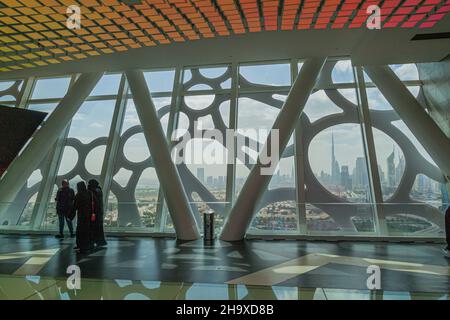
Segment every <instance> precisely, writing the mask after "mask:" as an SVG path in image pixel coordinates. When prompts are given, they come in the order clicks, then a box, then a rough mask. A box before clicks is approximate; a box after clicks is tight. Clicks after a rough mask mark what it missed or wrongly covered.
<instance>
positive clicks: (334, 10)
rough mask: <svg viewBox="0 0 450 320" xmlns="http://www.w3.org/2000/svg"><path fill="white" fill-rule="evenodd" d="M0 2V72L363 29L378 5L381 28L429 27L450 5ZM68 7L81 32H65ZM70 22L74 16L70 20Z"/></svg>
mask: <svg viewBox="0 0 450 320" xmlns="http://www.w3.org/2000/svg"><path fill="white" fill-rule="evenodd" d="M133 2H134V4H130V5H127V4H125V1H119V0H0V70H2V71H8V70H20V69H23V68H28V67H36V66H45V65H48V64H54V63H59V62H62V61H71V60H76V59H84V58H87V57H89V56H95V55H99V54H109V53H113V52H118V51H127V50H130V49H134V48H141V47H146V46H155V45H162V44H170V43H174V42H183V41H194V40H197V39H202V38H213V37H218V36H227V35H232V34H243V33H247V32H263V31H265V32H269V31H276V30H303V29H327V28H328V29H343V28H350V29H352V28H363V27H365V21H367V18H368V16H369V14H368V13H367V12H366V9H367V7H368V6H369V5H372V4H376V5H379V4H381V13H382V23H383V24H382V27H383V28H397V27H401V28H413V27H419V28H430V27H432V26H434V25H435V24H436V23H437V22H438V21H439V20H441V19H443V18H444V17H445V15H447V14H448V12H449V11H450V0H384V1H382V0H283V1H281V0H214V1H213V0H140V1H139V0H135V1H133ZM71 5H75V6H78V7H79V9H80V14H81V16H80V17H79V18H80V28H79V29H71V28H68V25H67V21H68V18H69V16H70V15H71V14H73V13H74V12H70V11H69V13H67V10H68V7H69V6H71ZM72 18H73V16H72Z"/></svg>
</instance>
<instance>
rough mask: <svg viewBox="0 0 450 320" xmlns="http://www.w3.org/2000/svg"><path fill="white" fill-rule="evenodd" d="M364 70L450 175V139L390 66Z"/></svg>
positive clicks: (438, 163) (372, 67)
mask: <svg viewBox="0 0 450 320" xmlns="http://www.w3.org/2000/svg"><path fill="white" fill-rule="evenodd" d="M364 70H365V71H366V72H367V74H368V75H369V77H370V78H371V79H372V81H373V82H374V83H375V84H376V86H377V87H378V89H379V90H380V91H381V93H382V94H383V96H384V97H385V98H386V99H387V100H388V101H389V103H390V104H391V105H392V107H393V108H394V110H395V111H396V112H397V113H398V115H399V116H400V118H401V119H402V120H403V121H404V122H405V124H406V125H407V126H408V128H409V129H410V130H411V131H412V132H413V133H414V136H415V137H416V138H417V140H419V142H420V143H421V144H422V146H423V147H424V148H425V150H426V151H427V152H428V153H429V154H430V156H431V158H432V159H433V160H434V161H435V162H436V164H437V165H438V167H439V168H440V169H441V170H442V172H443V173H444V174H446V175H450V161H449V159H450V140H449V139H448V138H447V136H446V135H445V134H444V133H443V132H442V131H441V130H440V128H439V127H438V126H437V124H436V123H435V122H434V121H433V120H432V119H431V117H430V116H429V115H428V114H427V113H426V111H425V110H424V109H423V108H422V106H421V105H420V104H419V102H418V101H417V100H416V98H414V96H413V95H412V94H411V92H409V90H408V89H407V88H406V87H405V85H404V84H403V83H402V82H401V81H400V79H399V78H398V77H397V76H396V74H395V73H394V71H392V69H391V68H390V67H389V66H365V67H364Z"/></svg>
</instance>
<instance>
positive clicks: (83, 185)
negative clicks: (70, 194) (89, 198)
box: [77, 181, 87, 192]
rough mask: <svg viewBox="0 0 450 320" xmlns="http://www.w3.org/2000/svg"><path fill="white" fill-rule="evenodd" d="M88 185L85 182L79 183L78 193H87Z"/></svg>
mask: <svg viewBox="0 0 450 320" xmlns="http://www.w3.org/2000/svg"><path fill="white" fill-rule="evenodd" d="M86 190H87V189H86V183H84V181H80V182H78V183H77V191H78V192H83V191H86Z"/></svg>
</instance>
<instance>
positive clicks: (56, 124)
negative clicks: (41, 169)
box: [0, 72, 102, 203]
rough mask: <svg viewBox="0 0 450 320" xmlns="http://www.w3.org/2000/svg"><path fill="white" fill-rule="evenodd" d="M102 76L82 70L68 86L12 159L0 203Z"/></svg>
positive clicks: (0, 190) (0, 186) (0, 191)
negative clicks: (54, 106)
mask: <svg viewBox="0 0 450 320" xmlns="http://www.w3.org/2000/svg"><path fill="white" fill-rule="evenodd" d="M101 76H102V73H101V72H95V73H86V74H83V75H81V76H80V78H79V79H78V80H77V81H76V82H75V84H74V86H73V87H72V88H71V89H69V92H68V93H67V94H66V95H65V97H64V98H63V99H62V100H61V101H60V103H59V104H58V106H57V108H56V110H55V111H54V112H53V113H52V114H51V115H50V116H49V118H48V120H47V121H46V122H45V123H44V124H43V125H42V127H41V128H40V129H39V130H38V131H37V132H36V134H35V135H34V137H33V139H32V140H31V141H30V143H29V144H28V145H27V146H26V147H25V149H24V150H23V151H22V153H21V154H20V155H19V156H18V157H17V158H16V159H15V160H14V161H13V162H12V164H11V165H10V167H9V168H8V170H7V171H6V173H5V175H4V176H3V178H2V179H1V180H0V203H1V202H3V203H9V202H11V201H13V199H14V197H15V196H16V194H17V192H19V191H20V188H21V187H22V186H23V185H24V184H25V183H26V181H27V179H28V177H29V176H30V174H31V173H32V172H33V170H34V169H35V168H37V167H38V166H39V164H40V163H41V161H42V160H43V159H44V157H45V156H46V155H47V153H48V152H49V151H50V150H51V148H52V147H53V145H54V143H55V141H56V140H57V139H58V137H59V136H60V135H61V133H62V132H63V131H64V129H65V128H66V127H67V125H68V123H69V122H70V120H71V119H72V117H73V116H74V115H75V113H76V112H77V111H78V109H79V108H80V106H81V104H82V103H83V102H84V100H85V99H86V97H87V96H88V95H89V93H90V92H91V91H92V89H93V88H94V86H95V85H96V84H97V82H98V80H99V79H100V78H101Z"/></svg>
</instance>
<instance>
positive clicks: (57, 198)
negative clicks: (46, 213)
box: [55, 190, 61, 202]
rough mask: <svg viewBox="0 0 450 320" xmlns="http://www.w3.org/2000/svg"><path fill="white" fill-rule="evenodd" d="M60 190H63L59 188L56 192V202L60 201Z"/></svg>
mask: <svg viewBox="0 0 450 320" xmlns="http://www.w3.org/2000/svg"><path fill="white" fill-rule="evenodd" d="M60 192H61V190H58V191H57V192H56V197H55V201H56V202H58V201H59V197H60Z"/></svg>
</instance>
